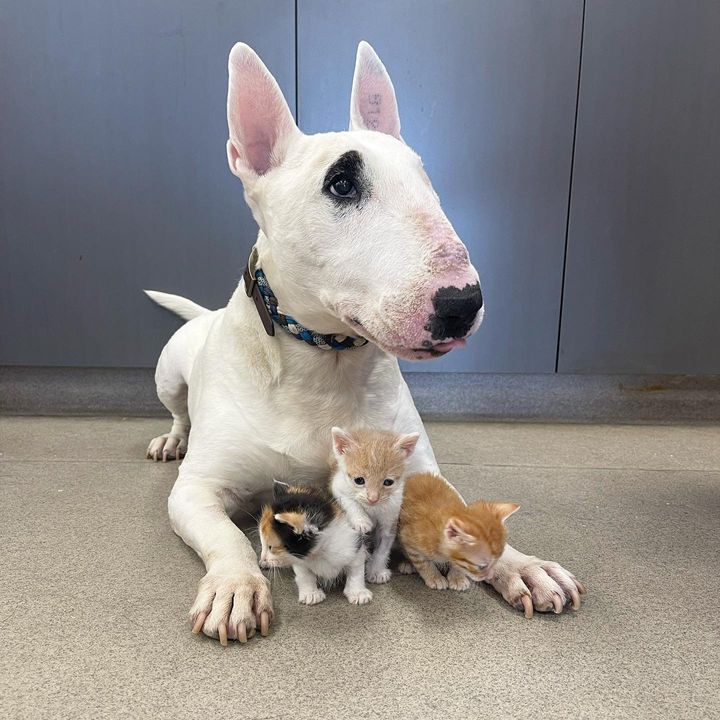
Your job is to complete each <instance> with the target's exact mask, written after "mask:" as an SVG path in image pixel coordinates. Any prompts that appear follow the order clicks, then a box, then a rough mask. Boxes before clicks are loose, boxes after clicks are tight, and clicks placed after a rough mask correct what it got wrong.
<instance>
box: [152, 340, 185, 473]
mask: <svg viewBox="0 0 720 720" xmlns="http://www.w3.org/2000/svg"><path fill="white" fill-rule="evenodd" d="M168 356H169V353H166V351H165V350H163V353H162V354H161V355H160V359H159V360H158V366H157V370H156V371H155V382H156V384H157V395H158V397H159V398H160V402H162V404H163V405H164V406H165V407H166V408H167V409H168V410H169V411H170V413H171V414H172V416H173V424H172V427H171V428H170V432H169V433H165V434H164V435H159V436H158V437H156V438H153V439H152V440H151V441H150V444H149V445H148V449H147V452H146V457H147V458H148V459H150V460H155V461H156V462H157V461H158V460H162V461H163V462H167V461H168V460H180V458H181V457H182V456H183V455H185V453H186V452H187V442H188V434H189V432H190V416H189V415H188V407H187V397H188V388H187V384H186V382H185V379H184V378H183V376H182V373H181V372H180V371H179V369H178V368H176V367H174V365H173V363H172V362H170V361H169V360H168Z"/></svg>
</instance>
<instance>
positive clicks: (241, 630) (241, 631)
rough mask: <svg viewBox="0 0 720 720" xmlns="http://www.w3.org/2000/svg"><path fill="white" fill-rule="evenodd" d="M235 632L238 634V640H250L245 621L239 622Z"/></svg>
mask: <svg viewBox="0 0 720 720" xmlns="http://www.w3.org/2000/svg"><path fill="white" fill-rule="evenodd" d="M235 634H236V635H237V641H238V642H240V643H246V642H247V641H248V636H247V627H246V625H245V623H244V622H239V623H238V624H237V629H236V631H235Z"/></svg>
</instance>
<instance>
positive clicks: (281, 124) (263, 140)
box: [227, 43, 300, 182]
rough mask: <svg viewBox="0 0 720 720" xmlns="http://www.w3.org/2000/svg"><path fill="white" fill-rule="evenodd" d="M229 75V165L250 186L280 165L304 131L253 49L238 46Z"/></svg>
mask: <svg viewBox="0 0 720 720" xmlns="http://www.w3.org/2000/svg"><path fill="white" fill-rule="evenodd" d="M228 72H229V80H228V98H227V116H228V129H229V131H230V139H229V140H228V143H227V156H228V164H229V165H230V170H231V171H232V173H233V174H234V175H237V176H238V177H239V178H240V179H241V180H242V181H243V182H246V181H248V180H250V181H251V180H252V179H254V178H255V177H257V176H259V175H264V174H265V173H266V172H268V170H271V169H272V168H273V167H275V166H277V165H279V164H280V163H281V162H282V161H283V159H284V156H285V152H286V150H287V147H288V144H289V142H290V140H291V139H292V138H293V137H294V136H295V135H297V134H299V133H300V131H299V130H298V128H297V125H295V120H293V116H292V114H291V112H290V108H289V107H288V104H287V102H285V98H284V97H283V94H282V91H281V90H280V88H279V86H278V84H277V82H276V81H275V78H274V77H273V76H272V75H271V74H270V71H269V70H268V69H267V68H266V67H265V65H264V64H263V62H262V60H261V59H260V58H259V57H258V56H257V54H256V53H255V51H254V50H253V49H252V48H250V47H248V46H247V45H245V44H244V43H237V44H236V45H235V46H234V47H233V49H232V50H231V51H230V59H229V60H228Z"/></svg>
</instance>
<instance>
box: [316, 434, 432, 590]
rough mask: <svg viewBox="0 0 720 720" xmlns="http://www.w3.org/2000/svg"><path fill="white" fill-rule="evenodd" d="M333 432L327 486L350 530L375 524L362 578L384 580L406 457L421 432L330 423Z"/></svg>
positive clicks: (388, 577)
mask: <svg viewBox="0 0 720 720" xmlns="http://www.w3.org/2000/svg"><path fill="white" fill-rule="evenodd" d="M332 437H333V453H334V456H335V467H334V469H333V472H332V477H331V480H330V489H331V491H332V494H333V495H334V496H335V498H336V499H337V501H338V503H340V506H341V507H342V509H343V510H344V511H345V514H346V515H347V517H348V520H349V521H350V524H351V525H352V526H353V528H355V530H357V531H358V532H360V533H367V532H370V531H371V530H372V529H373V528H375V549H374V551H373V554H372V556H371V557H370V558H369V559H368V563H367V579H368V581H369V582H371V583H386V582H387V581H388V580H389V579H390V576H391V574H392V573H391V572H390V570H389V568H388V559H389V557H390V549H391V548H392V544H393V542H394V540H395V533H396V529H397V521H398V516H399V514H400V505H401V504H402V497H403V488H404V486H405V461H406V460H407V459H408V457H409V456H410V455H411V454H412V452H413V450H414V449H415V445H416V444H417V441H418V438H419V437H420V435H419V433H412V434H410V435H398V434H396V433H393V432H385V431H381V430H369V429H367V428H360V429H356V430H352V431H350V432H348V431H345V430H341V429H340V428H337V427H334V428H333V429H332Z"/></svg>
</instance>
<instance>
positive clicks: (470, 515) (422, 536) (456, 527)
mask: <svg viewBox="0 0 720 720" xmlns="http://www.w3.org/2000/svg"><path fill="white" fill-rule="evenodd" d="M518 507H519V505H516V504H514V503H490V502H484V501H479V502H475V503H472V505H465V504H464V503H463V502H462V500H461V499H460V497H459V496H458V495H457V493H456V492H455V491H454V490H453V489H452V488H451V487H450V486H449V485H448V484H447V482H445V481H444V480H443V478H441V477H439V476H437V475H433V474H430V473H423V474H419V475H412V476H411V477H409V478H408V480H407V483H406V485H405V496H404V499H403V505H402V509H401V510H400V525H399V530H398V537H399V538H400V543H401V544H402V547H403V550H404V551H405V554H406V555H407V557H408V558H409V559H410V561H411V562H412V564H413V565H414V567H415V569H416V570H417V571H418V572H419V573H420V575H421V576H422V577H423V579H424V580H425V581H426V582H427V583H428V584H429V585H431V586H432V587H447V583H443V582H442V580H440V579H439V578H438V576H437V575H436V574H435V573H437V574H438V575H439V571H437V568H436V567H435V568H434V569H435V572H433V567H432V566H437V565H438V564H448V563H449V564H450V565H451V568H456V572H458V571H460V572H462V573H464V574H465V575H467V576H468V577H470V578H471V579H473V580H486V579H488V578H489V577H490V576H491V573H492V567H493V565H494V563H495V562H496V561H497V559H498V558H499V557H500V555H502V552H503V549H504V548H505V540H506V538H507V529H506V528H505V525H504V520H505V519H506V518H507V517H509V516H510V515H511V514H512V513H513V512H515V511H516V510H517V509H518ZM479 565H485V567H484V568H482V569H479V568H478V566H479ZM451 572H452V569H451ZM426 575H427V576H428V577H432V579H433V581H434V584H432V583H431V582H429V581H428V578H427V577H426ZM448 577H449V576H448ZM458 589H461V588H458ZM463 589H464V588H463Z"/></svg>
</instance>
